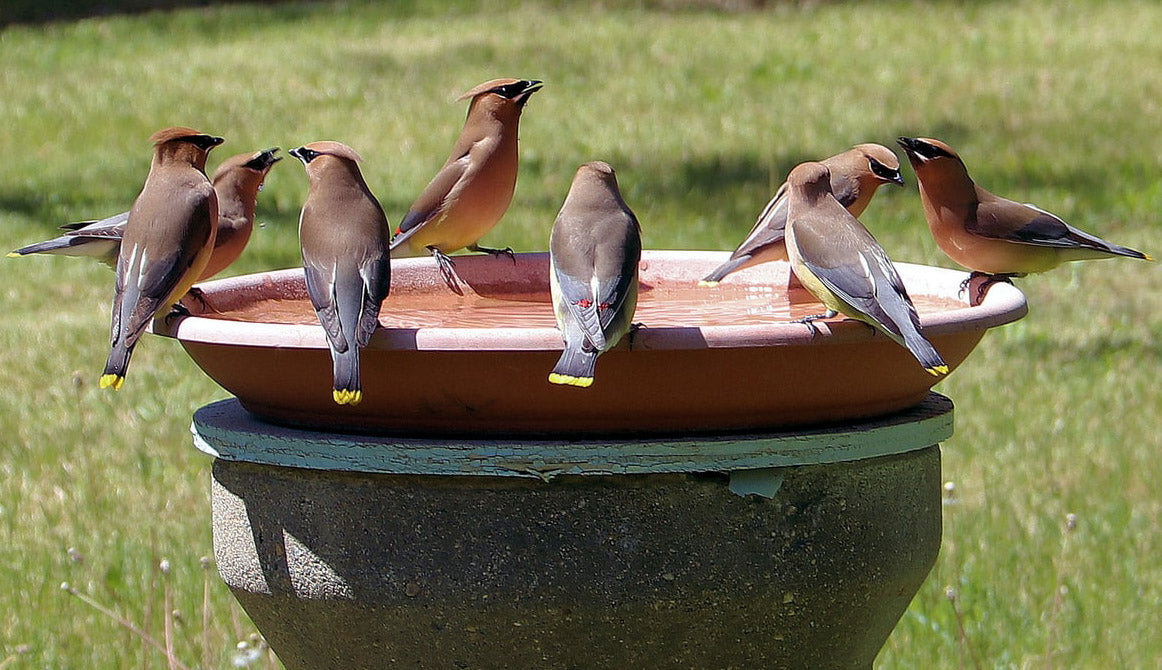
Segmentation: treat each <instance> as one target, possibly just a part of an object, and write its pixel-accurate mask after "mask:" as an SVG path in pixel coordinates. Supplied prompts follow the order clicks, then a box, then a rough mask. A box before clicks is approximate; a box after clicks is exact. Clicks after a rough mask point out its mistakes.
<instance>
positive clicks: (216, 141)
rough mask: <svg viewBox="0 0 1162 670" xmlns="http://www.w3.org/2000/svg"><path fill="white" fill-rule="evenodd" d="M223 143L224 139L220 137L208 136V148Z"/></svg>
mask: <svg viewBox="0 0 1162 670" xmlns="http://www.w3.org/2000/svg"><path fill="white" fill-rule="evenodd" d="M225 141H226V139H225V138H222V137H214V136H210V142H209V144H210V146H212V147H216V146H218V145H219V144H221V143H223V142H225Z"/></svg>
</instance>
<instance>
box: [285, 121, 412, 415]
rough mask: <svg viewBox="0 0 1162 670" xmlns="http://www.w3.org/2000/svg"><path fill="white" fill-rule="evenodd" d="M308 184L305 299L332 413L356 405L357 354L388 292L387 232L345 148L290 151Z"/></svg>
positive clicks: (326, 145) (302, 228) (330, 145)
mask: <svg viewBox="0 0 1162 670" xmlns="http://www.w3.org/2000/svg"><path fill="white" fill-rule="evenodd" d="M290 155H292V156H294V157H295V158H297V159H299V160H301V161H302V162H303V165H304V166H305V167H306V171H307V177H308V178H309V179H310V191H309V192H308V194H307V201H306V202H305V203H303V211H302V214H301V216H300V217H299V241H300V244H301V246H302V254H303V271H304V273H305V274H306V282H307V295H309V296H310V299H311V305H312V306H313V307H314V308H315V314H316V316H318V318H319V323H320V324H321V325H322V326H323V330H324V331H325V332H326V335H327V344H328V346H329V347H330V349H331V361H332V367H333V380H334V384H333V391H332V398H333V399H334V400H335V402H336V403H338V404H340V405H358V404H359V403H360V401H362V400H363V387H362V384H361V383H360V380H359V350H360V349H361V348H363V347H365V346H367V342H368V341H369V340H370V339H371V334H372V333H374V332H375V329H376V327H377V326H378V325H379V310H380V306H381V305H382V303H383V300H384V298H386V297H387V293H388V290H389V289H390V288H391V258H390V256H389V254H388V243H389V240H390V238H391V230H390V228H389V227H388V224H387V217H385V216H384V214H383V208H381V207H380V206H379V201H378V200H376V198H375V196H374V195H373V194H372V193H371V190H370V189H369V188H367V182H366V181H364V179H363V175H362V173H360V172H359V165H358V163H359V162H360V161H361V160H362V159H361V158H360V157H359V154H357V153H355V150H354V149H352V148H351V147H349V146H347V145H345V144H342V143H340V142H330V141H324V142H312V143H310V144H307V145H304V146H301V147H299V148H297V149H292V150H291V152H290Z"/></svg>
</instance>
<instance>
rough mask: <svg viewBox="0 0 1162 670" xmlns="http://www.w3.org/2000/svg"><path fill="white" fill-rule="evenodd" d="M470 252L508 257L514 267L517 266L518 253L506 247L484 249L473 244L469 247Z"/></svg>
mask: <svg viewBox="0 0 1162 670" xmlns="http://www.w3.org/2000/svg"><path fill="white" fill-rule="evenodd" d="M468 250H469V251H478V252H480V253H485V254H489V255H491V256H508V259H509V260H510V261H512V264H513V265H516V252H514V251H513V250H512V247H505V248H503V249H495V248H493V247H482V246H480V245H479V244H473V245H471V246H469V247H468Z"/></svg>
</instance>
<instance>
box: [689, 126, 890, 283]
mask: <svg viewBox="0 0 1162 670" xmlns="http://www.w3.org/2000/svg"><path fill="white" fill-rule="evenodd" d="M822 163H823V164H824V165H826V166H827V169H828V170H830V171H831V192H832V193H833V194H834V195H835V199H836V200H838V201H839V204H841V205H843V206H844V207H846V208H847V211H849V212H851V215H852V216H854V217H857V218H858V217H859V215H860V214H863V210H864V209H866V208H867V206H868V203H870V202H871V199H872V196H873V195H875V193H876V189H877V188H879V187H880V185H881V184H896V185H897V186H903V185H904V178H903V177H902V176H901V175H900V159H899V158H898V157H897V156H896V153H895V152H894V151H892V150H891V149H889V148H887V147H885V146H883V145H882V144H857V145H855V146H854V147H852V148H851V149H848V150H847V151H844V152H843V153H841V154H836V155H834V156H832V157H830V158H827V159H825V160H823V161H822ZM786 228H787V182H783V185H782V186H780V187H779V190H778V191H775V196H774V197H773V198H771V201H770V202H768V203H767V206H766V207H764V208H763V211H762V213H760V214H759V218H758V220H757V221H755V224H754V227H753V228H751V231H750V233H748V234H747V236H746V239H744V240H743V241H742V244H740V245H738V248H737V249H735V250H734V253H732V254H731V255H730V259H729V260H727V261H726V262H725V263H723V264H722V265H720V266H718V267H717V268H715V270H714V271H713V272H711V273H710V274H708V275H706V276H705V277H703V278H702V280H701V281H699V282H698V285H699V286H717V285H718V282H720V281H722V280H723V279H724V278H725V277H726V276H727V275H728V274H730V273H732V272H734V271H736V270H741V269H743V268H748V267H751V266H753V265H758V264H759V263H767V262H769V261H779V260H782V261H785V260H787V246H786V244H785V242H784V237H785V236H786Z"/></svg>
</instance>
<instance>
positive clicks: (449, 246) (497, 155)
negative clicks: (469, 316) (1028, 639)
mask: <svg viewBox="0 0 1162 670" xmlns="http://www.w3.org/2000/svg"><path fill="white" fill-rule="evenodd" d="M541 85H542V82H540V81H537V80H535V79H493V80H492V81H486V82H484V83H483V84H480V85H479V86H477V87H476V88H473V89H472V90H470V91H468V92H467V93H465V94H464V95H462V96H460V97H459V98H458V100H465V99H471V100H472V102H471V103H469V105H468V116H467V118H466V119H465V121H464V129H463V130H462V131H460V137H459V138H457V140H456V145H455V146H454V147H452V153H451V154H450V155H449V156H448V160H447V162H445V163H444V167H442V168H440V170H439V172H437V173H436V176H435V177H433V178H432V181H431V182H430V183H429V184H428V185H427V187H426V188H424V190H423V192H422V193H420V196H419V197H418V198H416V201H415V202H414V203H412V206H411V209H409V210H408V213H407V214H406V215H405V216H404V218H403V221H401V222H400V224H399V229H398V230H397V231H396V237H395V240H393V241H392V243H391V250H392V252H393V253H392V255H394V256H400V255H403V254H404V252H407V251H410V253H411V254H415V255H420V254H425V253H430V254H432V256H434V257H435V259H436V262H437V263H438V264H439V267H440V274H441V276H442V277H443V278H444V281H445V282H447V284H448V286H449V287H450V288H451V289H452V290H454V291H459V277H458V276H457V275H456V271H455V269H454V268H453V263H452V260H451V259H449V258H448V256H447V255H448V254H450V253H452V252H453V251H456V250H458V249H463V248H467V249H469V250H471V251H481V252H486V253H491V254H500V253H507V254H509V255H511V254H512V249H490V248H487V247H482V246H480V245H479V244H477V242H478V241H479V240H480V238H481V237H483V236H484V235H485V234H486V233H487V232H488V231H489V230H491V229H492V227H493V226H495V225H496V223H497V222H498V221H500V218H501V217H502V216H504V213H505V211H507V210H508V206H509V203H511V202H512V194H513V191H514V190H515V188H516V175H517V162H518V152H517V132H518V126H519V123H520V115H521V111H522V110H523V109H524V106H525V103H526V102H528V99H529V96H531V95H532V94H533V93H536V92H537V91H539V90H540V89H541Z"/></svg>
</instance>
